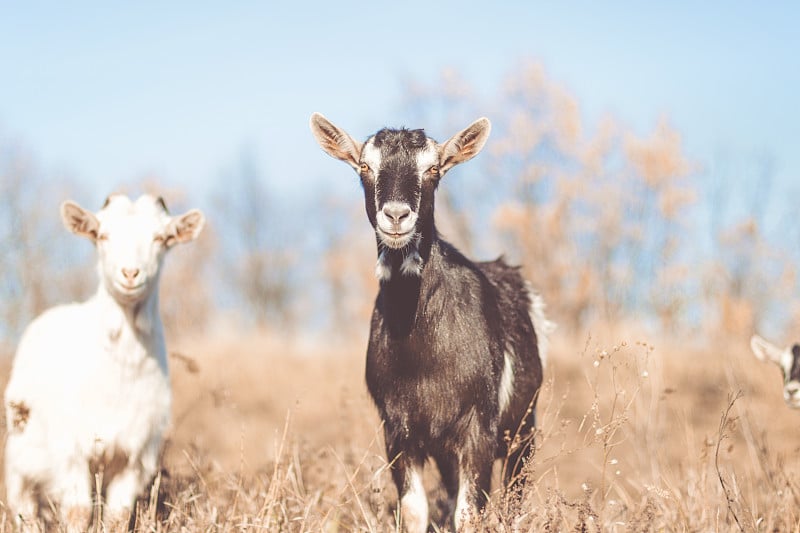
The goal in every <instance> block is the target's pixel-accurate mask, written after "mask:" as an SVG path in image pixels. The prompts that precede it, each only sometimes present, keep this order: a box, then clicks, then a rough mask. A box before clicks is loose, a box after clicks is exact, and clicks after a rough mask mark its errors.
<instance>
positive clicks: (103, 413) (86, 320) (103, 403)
mask: <svg viewBox="0 0 800 533" xmlns="http://www.w3.org/2000/svg"><path fill="white" fill-rule="evenodd" d="M65 205H66V204H65ZM76 207H77V206H76ZM78 209H80V208H78ZM62 212H63V208H62ZM188 215H189V213H187V215H184V217H180V220H181V221H182V220H184V219H185V217H187V216H188ZM192 215H193V216H195V217H198V216H199V218H195V219H194V222H195V225H194V226H193V234H192V235H191V236H186V235H183V238H182V239H179V240H177V241H176V240H173V241H169V240H168V235H169V234H170V232H171V231H174V230H175V227H176V226H175V224H176V222H175V221H176V220H178V217H176V218H175V219H173V218H171V217H170V216H169V215H168V214H167V213H166V212H165V211H164V210H163V208H162V207H161V206H160V204H158V202H157V201H156V200H155V199H154V198H152V197H149V196H143V197H142V198H140V199H139V200H138V201H137V202H136V203H132V202H130V200H128V199H127V198H126V197H121V196H114V197H112V198H111V199H110V201H109V203H108V204H107V206H106V207H104V209H103V210H101V211H100V212H99V213H98V214H97V215H96V218H94V220H95V221H96V222H97V223H98V231H97V234H96V236H97V237H99V239H98V240H97V241H96V244H97V248H98V258H99V260H98V272H99V273H100V283H99V286H98V289H97V292H96V293H95V294H94V296H92V297H91V298H90V299H88V300H87V301H85V302H83V303H72V304H67V305H60V306H57V307H54V308H52V309H50V310H48V311H46V312H45V313H43V314H42V315H40V316H39V317H38V318H36V319H35V320H34V321H33V322H32V323H31V324H30V325H29V326H28V328H27V329H26V331H25V332H24V334H23V336H22V339H21V340H20V343H19V346H18V349H17V353H16V357H15V359H14V364H13V368H12V371H11V376H10V379H9V382H8V386H7V388H6V391H5V409H6V417H7V420H8V421H9V424H8V426H9V432H8V440H7V443H6V463H5V466H6V472H5V474H6V486H7V487H8V497H7V503H8V505H9V507H11V509H12V510H13V511H14V513H15V516H16V517H17V521H18V523H20V524H26V523H30V522H31V521H34V520H36V517H37V514H38V512H39V510H38V508H37V501H36V500H35V494H34V491H36V490H38V491H39V493H40V494H41V495H42V496H43V497H44V498H45V499H46V500H47V499H49V500H50V501H52V502H53V503H54V504H55V505H56V507H57V508H59V510H60V513H61V519H62V520H63V521H64V522H66V525H67V526H68V529H70V530H80V529H83V530H85V528H86V526H87V523H86V521H87V520H88V518H89V517H90V516H91V509H92V498H91V489H92V487H91V485H90V480H91V477H90V471H89V463H90V461H96V460H98V459H101V458H103V457H104V456H105V457H111V456H113V455H114V454H121V455H124V456H125V457H127V459H128V460H127V462H126V463H125V464H124V465H123V466H122V470H121V471H120V472H119V473H118V474H117V475H116V477H114V478H113V479H111V480H110V481H109V480H108V479H106V480H105V481H106V482H108V483H109V484H108V487H107V501H106V504H105V510H104V518H106V519H110V520H115V519H123V520H124V519H126V513H128V512H129V511H130V510H131V507H132V505H133V503H134V501H135V498H136V496H137V495H138V494H139V493H140V492H141V491H142V490H143V489H144V488H145V485H146V483H147V482H148V481H149V480H150V479H151V478H152V476H153V475H154V474H155V473H156V471H157V468H158V461H159V453H160V449H161V443H162V440H163V435H164V432H165V431H166V430H167V427H168V425H169V422H170V410H171V392H170V383H169V371H168V367H167V357H166V346H165V343H164V333H163V327H162V323H161V318H160V316H159V307H158V282H159V274H160V267H161V264H162V261H163V257H164V253H165V251H166V248H167V247H168V246H169V245H170V242H185V241H186V240H191V239H193V238H194V237H196V235H197V234H198V233H199V231H200V229H201V228H202V224H203V217H202V214H200V213H199V212H197V211H193V212H192ZM88 216H89V217H92V215H91V214H89V215H88ZM65 217H66V215H65ZM72 229H73V231H76V230H75V229H74V228H72ZM76 232H77V233H80V232H78V231H76ZM84 235H85V236H88V237H90V238H94V237H92V236H90V235H87V234H84ZM122 269H125V270H126V272H127V276H126V275H125V272H123V271H122ZM134 271H137V273H136V275H132V274H133V272H134ZM21 407H22V408H23V409H22V411H21V410H20V408H21ZM25 410H27V411H26V413H27V414H26V416H22V415H23V414H25Z"/></svg>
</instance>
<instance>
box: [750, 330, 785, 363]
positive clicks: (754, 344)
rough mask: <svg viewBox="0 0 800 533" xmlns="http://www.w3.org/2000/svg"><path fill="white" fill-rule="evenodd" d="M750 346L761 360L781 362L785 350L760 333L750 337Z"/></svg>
mask: <svg viewBox="0 0 800 533" xmlns="http://www.w3.org/2000/svg"><path fill="white" fill-rule="evenodd" d="M750 348H751V349H752V350H753V353H754V354H755V355H756V357H758V358H759V359H760V360H762V361H769V362H772V363H777V364H781V356H782V355H783V352H784V350H782V349H781V348H778V347H777V346H775V345H774V344H772V343H771V342H769V341H768V340H766V339H764V338H763V337H761V336H760V335H753V337H752V338H751V339H750Z"/></svg>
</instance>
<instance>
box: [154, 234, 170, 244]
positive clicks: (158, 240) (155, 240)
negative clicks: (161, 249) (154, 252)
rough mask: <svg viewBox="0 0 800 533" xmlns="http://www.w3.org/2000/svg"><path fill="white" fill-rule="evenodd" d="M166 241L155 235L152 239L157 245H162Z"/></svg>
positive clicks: (161, 236) (162, 237) (164, 238)
mask: <svg viewBox="0 0 800 533" xmlns="http://www.w3.org/2000/svg"><path fill="white" fill-rule="evenodd" d="M166 241H167V238H166V237H164V236H163V235H156V236H155V237H153V242H157V243H158V244H164V243H165V242H166Z"/></svg>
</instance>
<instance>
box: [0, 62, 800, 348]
mask: <svg viewBox="0 0 800 533" xmlns="http://www.w3.org/2000/svg"><path fill="white" fill-rule="evenodd" d="M405 95H406V96H405V98H404V99H403V101H402V102H399V106H400V109H401V111H402V112H403V114H404V116H407V117H408V124H407V125H409V126H413V127H417V126H424V127H425V128H426V130H427V131H428V132H429V133H430V134H434V135H441V136H447V135H449V134H451V133H453V132H454V131H456V130H457V129H458V128H460V127H463V126H464V125H466V124H467V123H468V122H469V121H470V120H472V119H474V118H477V117H478V116H480V115H487V116H489V117H490V118H491V119H492V124H493V132H492V135H491V137H490V141H489V143H488V144H487V149H486V151H485V152H484V154H482V155H481V156H480V157H479V158H478V159H476V160H475V161H474V162H472V163H471V164H470V165H465V166H464V168H463V169H461V168H460V169H458V170H457V171H455V172H454V173H452V174H451V175H448V176H447V177H446V178H445V180H444V186H443V187H442V188H441V190H440V192H439V197H438V205H437V209H438V215H437V217H438V218H437V221H438V224H439V226H440V230H442V232H443V233H444V234H445V236H446V238H448V239H450V240H452V241H453V242H454V243H455V244H456V245H458V246H460V247H461V248H462V249H464V250H465V251H466V252H468V253H469V254H471V255H473V256H475V257H478V258H483V259H489V258H492V257H494V256H495V255H497V254H499V253H506V255H507V256H508V257H509V259H510V260H511V261H514V262H518V263H521V264H522V265H524V269H525V274H526V275H527V277H528V278H529V279H530V280H531V281H532V282H533V284H534V286H536V287H537V288H539V290H540V291H541V292H542V293H543V295H544V296H545V298H546V301H547V302H548V304H549V312H550V313H551V314H552V315H553V316H554V318H555V319H556V320H557V321H558V322H559V323H560V324H561V327H562V328H564V329H565V330H566V331H568V332H569V331H579V330H581V329H583V328H587V327H591V326H593V325H595V324H598V323H609V322H621V321H635V322H636V323H639V324H643V325H647V326H650V327H652V328H655V329H658V330H660V331H665V332H679V333H694V334H696V333H701V334H703V335H704V336H710V337H712V338H714V337H716V336H747V335H749V334H750V333H751V332H752V330H753V329H754V328H756V327H762V328H764V329H765V330H766V331H767V332H769V333H772V334H782V333H783V332H784V331H785V330H786V329H787V328H791V327H792V326H793V325H794V324H797V322H798V319H800V307H798V305H797V289H798V279H797V268H796V265H798V259H800V258H798V249H799V248H798V244H800V233H799V232H800V224H798V222H797V217H796V216H793V206H792V200H791V198H787V197H785V196H783V197H781V195H778V194H776V188H775V184H774V183H773V181H772V178H773V175H774V163H773V162H772V161H771V159H770V158H769V155H768V154H766V155H758V156H752V157H751V156H742V155H738V154H725V153H720V155H719V157H718V158H717V159H715V160H714V161H697V160H694V159H693V158H692V157H691V156H690V155H689V154H687V153H686V150H685V148H684V144H683V139H682V137H681V135H680V133H679V132H678V131H676V130H675V129H674V128H673V127H672V126H671V125H670V123H669V120H668V118H666V117H665V118H662V119H661V120H659V121H658V122H657V123H655V124H653V125H652V129H651V130H650V131H648V132H645V133H643V134H642V133H639V132H635V131H633V130H632V129H631V128H630V127H626V126H625V125H624V124H623V123H621V122H620V121H619V120H618V119H616V118H615V117H613V116H608V117H605V118H603V119H602V120H600V121H599V122H597V123H596V124H586V123H585V122H584V120H583V119H582V113H581V109H580V105H579V102H576V101H575V99H574V98H573V97H572V96H571V95H570V94H569V93H568V92H567V91H566V90H564V89H563V88H562V87H560V86H559V85H558V84H556V83H554V82H553V81H552V80H551V79H549V78H548V76H547V74H546V73H545V72H544V70H543V69H542V68H541V66H539V65H537V64H535V63H524V64H521V65H519V66H518V68H515V69H514V70H513V72H511V73H509V75H508V76H507V78H506V80H505V82H504V83H503V84H501V85H500V86H498V87H496V88H494V89H493V91H491V93H490V94H489V95H488V96H486V97H481V96H480V95H478V93H477V91H475V90H474V89H473V88H472V87H471V86H470V83H469V82H468V81H467V80H464V79H463V78H461V77H460V75H459V74H458V72H457V71H454V70H451V69H447V70H445V71H443V72H442V74H441V77H440V79H438V80H436V81H435V83H433V84H431V85H430V86H428V85H423V84H420V83H417V82H415V81H414V80H410V81H408V82H407V84H406V87H405ZM353 130H354V131H352V132H351V133H353V134H363V135H366V134H368V133H370V132H366V131H364V132H360V131H356V130H357V129H356V128H353ZM309 135H310V134H309ZM309 146H312V145H311V143H309ZM254 161H255V158H254V157H252V149H249V150H248V149H245V150H243V151H242V153H241V155H240V157H239V158H238V160H235V161H233V162H232V164H231V165H230V166H229V167H228V168H225V169H222V170H221V171H220V181H219V186H215V187H213V188H212V190H211V192H210V193H208V195H207V196H206V197H197V195H196V194H194V195H193V194H192V192H191V191H186V190H178V189H175V188H170V186H169V184H168V182H167V184H166V185H165V182H164V181H163V180H161V179H159V178H158V177H153V176H149V177H143V178H142V179H141V180H137V182H135V183H129V184H123V186H122V187H121V189H122V190H123V191H126V190H127V192H130V193H133V194H138V192H142V191H154V192H157V193H159V194H162V195H163V196H164V197H165V198H166V199H167V203H168V205H169V206H170V208H171V210H172V211H173V212H180V211H181V210H183V209H186V208H189V207H193V206H199V207H201V208H202V209H204V211H205V212H206V214H207V217H208V220H209V226H208V228H207V230H206V232H205V234H204V235H203V237H202V238H201V239H200V240H199V243H198V245H196V246H192V247H187V248H186V249H181V250H180V251H179V252H178V253H174V254H172V255H171V256H170V257H169V258H168V263H169V264H168V266H167V268H166V271H165V279H164V282H163V284H162V291H163V292H164V297H163V298H162V306H163V311H164V314H165V323H166V324H167V326H168V329H169V330H170V332H171V333H172V334H177V333H194V332H197V331H208V330H209V329H213V328H219V327H223V328H243V329H248V328H266V329H272V330H274V331H276V332H281V333H286V332H289V333H294V334H300V333H308V332H323V333H330V332H334V333H335V334H336V335H337V336H339V337H342V338H349V337H351V336H352V335H357V334H363V332H364V331H365V328H366V324H367V317H368V315H369V311H370V309H371V306H372V300H373V297H374V294H375V288H376V282H375V281H374V279H373V277H372V267H371V265H372V262H373V261H374V249H373V248H374V245H373V239H372V237H371V230H370V228H369V227H368V223H367V221H366V218H365V217H364V214H363V211H362V199H361V196H360V194H359V193H357V186H356V185H353V186H351V187H343V186H339V185H338V184H331V186H330V188H326V189H324V190H321V191H316V192H314V193H311V194H310V195H309V196H307V197H304V199H303V200H301V201H299V203H300V204H302V205H282V204H281V202H280V200H279V199H278V198H277V197H276V195H275V194H274V192H273V191H274V188H273V185H274V181H273V180H277V179H281V178H282V177H276V176H266V175H264V174H263V173H262V172H261V171H260V170H259V169H258V168H257V166H256V164H255V163H254ZM332 165H333V162H332ZM353 182H354V183H355V182H356V179H355V177H353ZM109 192H112V191H88V190H87V188H86V186H85V185H83V184H81V183H80V182H79V181H78V180H76V179H74V178H70V177H65V176H53V175H49V174H48V173H46V172H44V171H43V170H41V169H39V168H37V166H36V162H35V156H33V155H31V152H30V151H29V150H27V149H26V148H25V147H21V146H18V145H16V144H15V143H14V142H13V141H12V140H9V139H6V138H3V137H0V320H1V321H2V322H0V338H1V339H2V340H3V342H4V343H5V344H6V346H13V344H14V343H15V341H16V340H17V338H18V335H19V334H20V333H21V331H22V328H24V326H25V324H27V323H28V322H29V321H30V319H31V318H32V317H33V316H35V315H36V314H38V313H39V312H41V311H42V310H43V309H45V308H46V307H48V306H50V305H53V304H54V303H58V302H64V301H69V300H73V299H78V298H84V297H86V296H87V295H88V294H89V293H90V292H91V291H92V290H94V284H95V280H94V278H93V276H90V275H88V272H90V271H91V270H92V265H93V259H92V250H91V246H90V245H87V244H85V243H83V242H81V241H79V240H77V239H74V238H72V237H71V236H69V235H68V234H67V233H66V231H65V230H63V229H62V227H61V223H60V220H59V217H58V205H59V204H60V202H61V201H62V200H64V199H66V198H68V197H70V198H74V199H76V200H79V201H82V202H85V204H86V205H87V206H89V200H94V201H95V203H96V206H97V207H99V205H101V203H102V199H103V198H104V197H105V195H106V194H108V193H109ZM315 213H325V222H324V223H320V221H319V220H315V219H314V214H315Z"/></svg>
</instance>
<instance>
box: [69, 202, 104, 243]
mask: <svg viewBox="0 0 800 533" xmlns="http://www.w3.org/2000/svg"><path fill="white" fill-rule="evenodd" d="M61 220H62V221H63V222H64V226H65V227H66V228H67V229H68V230H70V231H71V232H72V233H74V234H75V235H81V236H83V237H88V238H89V239H91V240H92V241H96V240H97V233H98V231H100V222H98V220H97V217H96V216H94V213H92V212H91V211H87V210H86V209H84V208H82V207H81V206H79V205H78V204H76V203H75V202H73V201H71V200H67V201H66V202H64V203H63V204H61Z"/></svg>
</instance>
